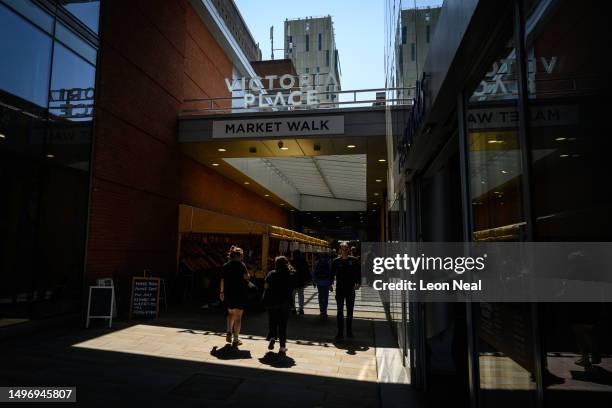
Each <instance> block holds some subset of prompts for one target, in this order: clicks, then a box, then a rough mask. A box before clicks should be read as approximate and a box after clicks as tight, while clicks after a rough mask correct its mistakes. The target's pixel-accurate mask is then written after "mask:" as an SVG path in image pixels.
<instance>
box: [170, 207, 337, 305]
mask: <svg viewBox="0 0 612 408" xmlns="http://www.w3.org/2000/svg"><path fill="white" fill-rule="evenodd" d="M231 245H238V246H240V247H241V248H242V249H243V250H244V251H245V264H246V265H247V269H248V270H249V273H250V274H251V275H252V276H253V278H254V280H256V281H262V280H263V279H264V278H265V276H266V274H267V272H268V271H269V270H270V269H272V267H273V259H274V257H276V256H278V255H290V253H291V252H292V251H293V250H294V249H300V250H301V251H302V252H303V253H304V254H305V256H306V258H307V260H308V261H309V262H312V259H313V254H314V253H316V252H323V251H327V250H328V243H327V241H325V240H322V239H318V238H315V237H311V236H309V235H306V234H302V233H300V232H297V231H293V230H290V229H287V228H282V227H278V226H274V225H269V224H265V223H260V222H255V221H250V220H246V219H243V218H239V217H234V216H230V215H226V214H221V213H217V212H214V211H209V210H204V209H201V208H196V207H192V206H187V205H180V206H179V244H178V248H177V274H178V275H180V276H181V277H182V279H183V281H184V283H185V285H184V286H185V288H184V290H183V299H187V300H189V299H191V298H194V297H197V298H199V299H204V300H213V299H214V298H215V297H216V293H217V288H218V281H219V279H220V271H221V267H222V265H223V264H224V263H225V262H226V260H227V251H228V250H229V248H230V246H231Z"/></svg>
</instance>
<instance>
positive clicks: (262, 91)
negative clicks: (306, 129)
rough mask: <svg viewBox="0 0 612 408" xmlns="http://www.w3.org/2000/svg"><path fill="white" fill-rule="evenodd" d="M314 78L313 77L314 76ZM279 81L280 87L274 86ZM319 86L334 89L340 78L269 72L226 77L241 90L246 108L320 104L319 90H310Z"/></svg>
mask: <svg viewBox="0 0 612 408" xmlns="http://www.w3.org/2000/svg"><path fill="white" fill-rule="evenodd" d="M311 77H312V78H311ZM275 81H277V83H278V86H280V89H275V88H274V82H275ZM315 85H316V86H317V87H319V88H321V86H322V87H323V88H324V89H327V90H330V89H331V90H334V89H335V88H336V87H337V86H338V80H337V78H336V76H335V75H334V73H333V72H329V73H325V74H312V75H306V74H304V75H298V76H294V75H290V74H284V75H281V76H278V75H266V76H264V77H259V76H255V77H252V78H233V79H231V80H230V79H228V78H225V86H226V87H227V90H228V91H229V92H230V93H232V92H241V93H242V94H243V95H242V98H243V104H244V107H245V108H250V107H260V108H262V107H272V106H289V105H291V106H299V105H309V106H316V105H318V104H319V103H320V100H319V91H317V89H307V88H309V87H314V86H315Z"/></svg>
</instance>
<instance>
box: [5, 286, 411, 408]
mask: <svg viewBox="0 0 612 408" xmlns="http://www.w3.org/2000/svg"><path fill="white" fill-rule="evenodd" d="M306 299H307V304H306V314H305V315H303V316H292V317H291V319H290V321H289V328H288V337H289V341H288V353H287V355H286V356H281V355H279V354H278V353H277V351H278V345H277V347H276V349H275V350H274V352H270V351H269V350H268V349H267V345H268V343H267V342H266V341H265V335H266V332H267V315H266V314H265V313H261V312H251V313H245V317H244V321H243V330H242V340H243V342H244V344H243V345H242V346H240V347H238V348H234V347H230V346H228V345H226V343H225V335H224V330H225V316H224V314H223V312H222V311H221V310H217V309H198V310H196V311H189V312H185V311H180V312H167V313H163V314H162V316H161V317H160V318H159V319H157V320H154V321H145V322H136V321H120V322H118V323H115V324H114V325H113V328H112V329H108V328H105V327H103V325H102V324H101V322H100V324H98V325H96V326H97V327H93V328H90V329H74V330H69V331H65V330H64V331H60V330H56V331H55V332H47V333H45V334H44V336H43V335H39V336H38V337H35V338H33V337H29V338H27V339H19V340H15V339H13V340H11V341H5V342H4V344H3V345H2V347H1V351H0V360H1V361H2V364H0V384H2V385H21V386H23V385H46V386H51V385H63V386H67V385H71V386H77V398H78V401H79V402H80V403H81V404H82V405H85V406H104V407H108V406H111V404H117V403H120V404H122V405H123V404H125V403H139V404H146V405H150V406H161V405H167V404H172V405H176V406H193V407H196V406H197V407H202V406H204V407H209V406H211V407H215V406H220V407H221V406H222V407H243V406H247V404H248V406H251V407H259V406H267V407H284V406H291V407H379V406H381V398H380V387H379V383H378V377H379V374H380V373H379V372H378V367H377V359H376V356H377V353H376V350H377V347H385V348H389V347H393V344H392V340H389V339H385V340H384V341H385V342H387V343H389V344H377V339H376V335H375V333H376V331H377V330H378V331H380V330H381V329H383V328H386V327H388V323H386V321H385V318H384V310H383V308H382V304H381V303H380V301H379V300H377V299H378V298H377V294H376V293H375V292H373V291H372V290H371V289H369V288H365V289H363V290H362V291H361V292H360V293H358V295H357V305H356V308H355V309H356V311H355V320H354V327H353V331H354V334H355V338H354V339H350V340H345V341H343V342H342V343H335V342H334V341H333V338H334V335H335V333H336V320H335V304H334V303H333V296H332V298H330V300H331V301H332V302H331V304H330V316H329V317H328V318H327V319H321V318H320V317H319V316H318V304H317V299H316V291H314V289H312V288H307V289H306ZM383 330H384V329H383ZM379 342H380V341H379ZM387 386H388V384H387ZM396 388H397V389H402V390H403V389H405V388H407V386H406V385H402V384H397V387H396Z"/></svg>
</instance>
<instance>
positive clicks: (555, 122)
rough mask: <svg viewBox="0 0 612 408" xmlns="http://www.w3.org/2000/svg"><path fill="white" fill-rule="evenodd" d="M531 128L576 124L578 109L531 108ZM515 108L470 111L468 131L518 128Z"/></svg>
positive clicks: (570, 106) (566, 107)
mask: <svg viewBox="0 0 612 408" xmlns="http://www.w3.org/2000/svg"><path fill="white" fill-rule="evenodd" d="M529 114H530V117H529V120H530V123H531V126H538V127H540V126H567V125H573V124H576V123H578V109H577V108H576V106H573V105H558V106H557V105H555V106H546V105H542V106H533V107H531V109H530V110H529ZM518 121H519V117H518V110H517V109H516V108H515V107H512V106H508V107H506V108H483V109H470V110H468V112H467V124H468V129H470V130H477V129H501V128H516V127H518Z"/></svg>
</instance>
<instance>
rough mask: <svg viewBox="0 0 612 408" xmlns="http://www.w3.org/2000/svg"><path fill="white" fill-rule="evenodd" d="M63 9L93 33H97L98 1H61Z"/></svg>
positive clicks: (98, 18)
mask: <svg viewBox="0 0 612 408" xmlns="http://www.w3.org/2000/svg"><path fill="white" fill-rule="evenodd" d="M61 3H62V4H63V5H64V8H65V9H66V10H68V11H69V12H70V13H71V14H72V15H73V16H75V17H76V18H77V19H79V20H80V21H81V22H82V23H83V24H85V25H86V26H87V27H89V28H90V29H91V31H93V32H94V33H97V32H98V24H99V20H100V0H61Z"/></svg>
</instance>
